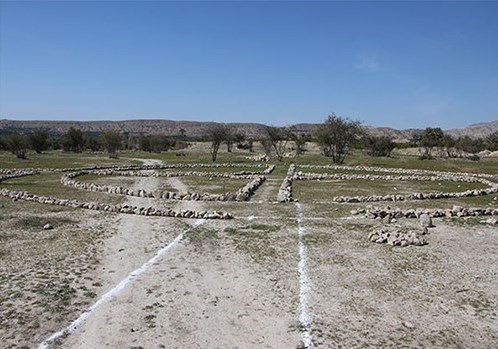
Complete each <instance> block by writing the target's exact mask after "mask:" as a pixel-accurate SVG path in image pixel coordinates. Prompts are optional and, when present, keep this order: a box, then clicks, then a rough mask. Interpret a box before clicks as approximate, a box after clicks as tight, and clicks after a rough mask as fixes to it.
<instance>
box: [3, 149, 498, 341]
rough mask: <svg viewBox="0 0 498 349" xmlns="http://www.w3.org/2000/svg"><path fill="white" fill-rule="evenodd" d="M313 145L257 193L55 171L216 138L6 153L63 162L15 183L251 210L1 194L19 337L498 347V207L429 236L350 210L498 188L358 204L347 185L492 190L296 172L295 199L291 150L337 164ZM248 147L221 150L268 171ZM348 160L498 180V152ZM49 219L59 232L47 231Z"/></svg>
mask: <svg viewBox="0 0 498 349" xmlns="http://www.w3.org/2000/svg"><path fill="white" fill-rule="evenodd" d="M308 149H309V150H308V151H307V152H306V153H305V154H303V155H301V156H298V157H286V158H284V160H283V161H282V162H278V161H271V163H272V164H275V165H276V168H275V170H274V171H273V172H272V173H271V174H269V175H266V177H267V179H266V181H265V182H264V183H263V184H262V186H261V187H259V188H258V189H257V191H256V192H255V193H254V195H253V196H252V197H251V200H250V201H246V202H236V201H185V200H183V201H182V200H167V199H157V198H141V197H136V196H124V195H116V194H107V193H102V192H94V191H86V190H82V189H76V188H72V187H67V186H63V185H62V184H61V183H60V177H61V175H62V173H60V172H53V171H50V170H51V169H54V168H64V167H86V166H95V165H99V166H104V165H116V164H123V165H124V164H130V165H137V164H142V163H144V164H177V163H183V164H185V163H187V164H197V163H202V164H205V163H209V154H208V152H207V146H206V145H205V144H204V145H203V144H195V145H194V146H192V147H191V148H189V149H186V150H183V151H182V152H183V153H185V155H186V156H176V154H175V153H174V152H170V153H162V154H148V153H138V152H137V153H132V152H129V153H125V152H123V153H121V154H120V156H119V158H118V159H115V160H110V159H108V158H106V157H105V156H104V155H102V154H100V155H99V154H68V153H59V152H48V153H46V154H41V155H36V154H30V155H29V159H28V160H26V161H22V160H17V159H15V157H14V156H12V155H11V154H8V153H0V169H7V168H10V169H15V168H44V169H47V171H44V172H41V173H40V174H36V175H32V176H26V177H21V178H16V179H8V180H5V181H2V182H0V189H2V188H6V189H9V190H27V191H29V192H31V193H33V194H37V195H48V196H54V197H57V198H60V199H67V200H71V199H78V200H81V201H89V202H103V203H108V204H113V205H119V204H121V205H124V204H128V205H135V206H144V207H156V208H160V209H166V208H171V209H173V210H175V211H180V210H184V209H189V210H194V211H204V210H217V211H223V212H230V213H232V214H233V217H234V218H233V219H229V220H221V219H205V220H204V219H189V218H176V217H156V216H144V215H134V214H119V213H113V212H105V211H101V210H99V211H95V210H88V209H80V208H70V207H64V206H55V205H48V204H40V203H37V202H30V201H23V200H12V199H9V198H6V197H3V196H0V342H1V343H2V347H3V348H71V349H72V348H128V349H138V348H143V349H149V348H151V349H156V348H230V349H232V348H241V349H242V348H276V349H280V348H291V349H295V348H490V349H491V348H496V347H497V344H498V268H497V265H498V254H497V253H496V251H497V250H498V225H492V224H488V223H485V221H486V220H487V219H488V218H489V217H461V218H458V217H454V218H434V219H433V223H434V225H435V227H434V228H430V229H429V232H430V234H429V235H427V236H426V238H427V241H428V244H427V245H425V246H407V247H400V246H391V245H388V244H376V243H372V242H370V241H369V240H368V234H369V233H370V232H371V231H373V230H375V229H379V228H384V229H399V230H404V231H408V230H413V231H420V230H421V227H420V225H419V220H418V219H409V218H399V219H397V220H396V221H394V222H390V223H388V222H386V221H384V220H380V219H370V218H367V217H365V216H364V215H352V214H351V210H353V209H356V210H358V209H362V208H366V207H367V206H368V205H374V206H387V205H389V206H391V207H392V208H403V209H406V208H414V209H416V208H423V209H426V208H441V209H451V208H452V207H453V206H454V205H459V206H463V207H485V208H498V199H497V198H498V195H497V194H493V195H485V196H476V197H469V198H459V199H456V198H452V199H441V200H420V201H404V202H384V203H372V204H368V203H351V204H346V203H335V202H333V201H332V200H331V198H332V197H334V196H338V195H374V194H381V195H385V194H388V193H391V192H393V191H396V193H400V194H407V193H411V192H423V193H428V192H433V191H447V192H461V191H465V190H473V189H480V188H483V187H485V186H483V185H482V183H466V182H448V181H440V182H437V181H435V182H434V181H432V182H426V181H399V182H392V181H391V182H389V181H366V180H342V181H336V180H330V181H328V180H324V181H294V183H293V197H294V198H295V199H297V201H295V202H289V203H280V202H278V201H277V194H278V190H279V187H280V185H281V184H282V181H283V179H284V177H285V176H286V173H287V171H288V168H289V165H290V164H291V163H294V164H296V165H297V166H298V169H299V165H306V164H314V165H326V164H329V163H330V162H329V160H328V159H327V158H325V157H322V156H321V155H320V154H319V152H318V151H317V149H315V148H313V147H312V146H308ZM256 151H257V152H258V151H260V149H256ZM249 155H254V154H249V153H247V152H243V151H240V150H236V151H234V152H233V153H226V152H225V149H222V151H221V152H220V155H219V159H218V161H217V163H233V164H238V165H239V166H240V167H239V168H237V169H234V168H217V169H216V171H221V172H236V171H237V170H251V169H253V170H254V168H251V165H252V164H253V163H254V162H253V161H251V160H249V159H247V158H246V157H247V156H249ZM346 164H347V165H368V166H374V167H382V168H406V169H428V170H438V171H458V172H468V173H472V174H491V175H495V177H492V178H491V179H490V180H491V181H493V182H498V177H496V175H497V174H498V159H491V158H489V159H486V158H484V159H482V160H481V161H480V162H472V161H469V160H437V161H420V160H417V159H416V158H415V157H411V156H403V155H397V156H395V157H393V158H389V159H386V158H372V157H366V156H363V155H362V154H359V153H358V154H356V153H355V154H352V155H351V156H349V157H348V158H347V159H346ZM244 166H246V167H244ZM195 170H196V171H211V172H212V171H214V170H213V169H209V168H196V169H195ZM300 170H301V169H300ZM303 171H307V172H315V173H316V172H321V173H335V172H337V171H335V170H334V171H331V170H327V169H320V170H313V169H308V170H303ZM357 172H358V173H367V174H368V171H367V172H361V171H357ZM388 173H389V171H387V170H386V171H385V173H383V172H382V173H380V174H388ZM377 174H379V173H377ZM79 180H80V181H82V182H83V181H85V182H91V183H96V184H100V185H112V186H123V187H127V188H133V189H146V190H149V191H154V190H158V189H160V190H171V191H175V192H188V191H191V192H200V193H204V192H206V193H212V194H220V193H224V192H227V191H236V190H238V189H239V188H240V187H242V186H244V185H245V184H246V183H247V182H249V180H242V179H225V178H223V179H222V178H205V177H171V178H169V177H118V176H94V175H86V176H82V177H80V178H79ZM394 188H396V189H394ZM495 218H498V217H496V216H495ZM47 223H49V224H51V225H52V226H53V229H49V230H45V229H43V227H44V225H45V224H47ZM54 334H55V335H54ZM50 337H52V338H51V340H50V341H48V342H47V341H46V340H47V339H49V338H50Z"/></svg>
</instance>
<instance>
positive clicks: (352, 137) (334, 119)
mask: <svg viewBox="0 0 498 349" xmlns="http://www.w3.org/2000/svg"><path fill="white" fill-rule="evenodd" d="M363 134H364V132H363V130H362V129H361V124H360V122H359V121H352V120H349V119H345V118H341V117H338V116H336V115H335V114H331V115H329V117H328V118H327V120H326V121H325V122H324V123H323V124H320V125H319V126H318V127H317V130H316V131H315V139H316V142H317V143H318V145H319V146H320V148H321V149H322V153H323V155H325V156H327V157H330V158H332V161H333V162H334V164H342V163H344V159H345V158H346V155H347V154H348V152H349V150H350V149H351V148H352V146H353V144H354V143H355V142H356V141H357V140H358V139H359V138H361V137H362V136H363Z"/></svg>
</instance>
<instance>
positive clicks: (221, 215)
mask: <svg viewBox="0 0 498 349" xmlns="http://www.w3.org/2000/svg"><path fill="white" fill-rule="evenodd" d="M0 194H1V195H2V196H4V197H8V198H10V199H13V200H24V201H33V202H38V203H42V204H49V205H57V206H65V207H72V208H84V209H89V210H97V211H106V212H115V213H126V214H136V215H142V216H161V217H178V218H197V219H200V218H203V219H231V218H233V216H232V214H231V213H228V212H218V211H192V210H182V211H180V212H176V211H173V210H171V209H166V210H160V209H157V208H154V207H147V208H146V207H139V206H131V205H113V204H105V203H99V202H83V201H78V200H65V199H58V198H54V197H50V196H39V195H33V194H31V193H29V192H27V191H14V190H7V189H1V190H0Z"/></svg>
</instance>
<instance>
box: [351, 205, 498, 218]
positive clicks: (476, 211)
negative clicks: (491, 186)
mask: <svg viewBox="0 0 498 349" xmlns="http://www.w3.org/2000/svg"><path fill="white" fill-rule="evenodd" d="M424 213H426V214H428V215H429V216H430V217H433V218H438V217H448V218H451V217H479V216H498V208H491V207H484V208H483V207H472V208H465V207H462V206H456V205H455V206H453V208H451V209H438V208H433V209H427V208H416V209H413V208H412V209H400V208H391V207H368V208H366V209H357V210H352V211H351V214H352V215H360V214H361V215H364V216H365V217H366V218H370V219H383V218H386V219H389V220H390V219H399V218H419V217H420V215H422V214H424Z"/></svg>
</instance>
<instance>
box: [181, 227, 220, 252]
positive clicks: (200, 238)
mask: <svg viewBox="0 0 498 349" xmlns="http://www.w3.org/2000/svg"><path fill="white" fill-rule="evenodd" d="M218 237H219V236H218V231H217V230H214V229H196V231H193V232H189V233H188V234H186V237H185V239H187V241H188V243H189V244H192V245H193V246H194V248H195V249H196V250H197V249H200V248H202V247H204V246H206V245H210V246H214V245H215V243H216V241H218Z"/></svg>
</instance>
